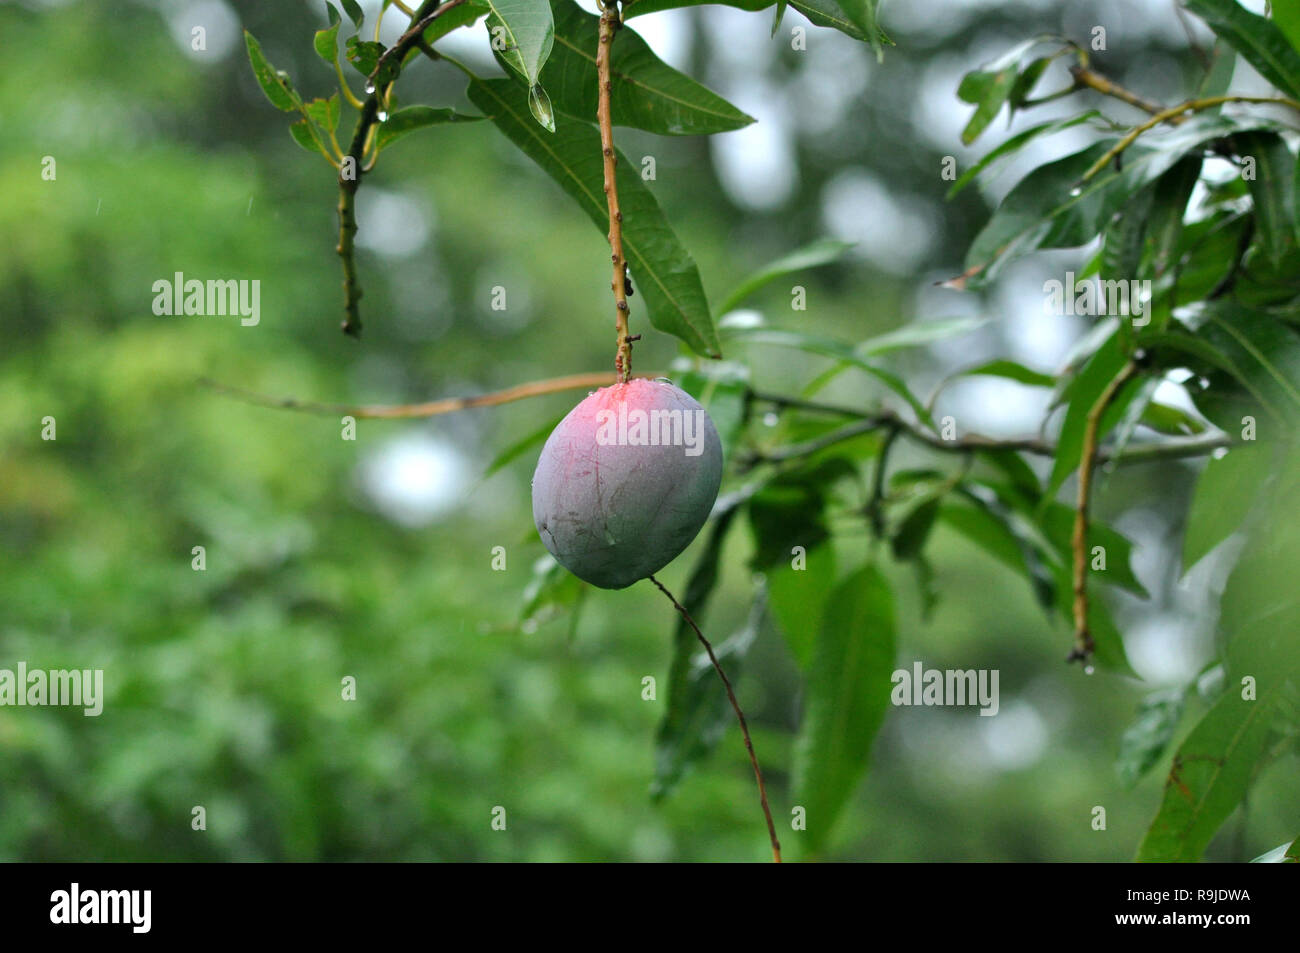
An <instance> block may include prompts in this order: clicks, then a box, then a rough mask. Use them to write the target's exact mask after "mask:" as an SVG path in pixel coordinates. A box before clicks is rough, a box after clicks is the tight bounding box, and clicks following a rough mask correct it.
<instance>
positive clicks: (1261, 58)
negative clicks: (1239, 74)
mask: <svg viewBox="0 0 1300 953" xmlns="http://www.w3.org/2000/svg"><path fill="white" fill-rule="evenodd" d="M1187 9H1188V10H1191V11H1192V12H1193V13H1195V14H1196V15H1197V16H1199V17H1200V18H1201V19H1202V20H1204V21H1205V22H1206V23H1207V24H1209V26H1210V29H1211V30H1213V31H1214V32H1215V33H1216V34H1218V35H1219V36H1221V37H1222V38H1223V39H1225V40H1227V41H1228V42H1229V43H1231V44H1232V46H1233V48H1234V49H1235V50H1236V51H1237V52H1238V53H1240V54H1241V55H1242V56H1244V57H1245V58H1246V59H1247V60H1249V61H1250V65H1251V66H1253V67H1255V69H1257V70H1259V74H1260V75H1261V76H1263V77H1264V78H1265V79H1266V80H1268V81H1269V82H1270V83H1272V84H1273V85H1274V86H1276V87H1277V88H1278V89H1280V90H1282V92H1284V93H1286V94H1287V95H1288V96H1290V97H1291V98H1292V99H1300V53H1297V52H1296V51H1295V49H1294V48H1293V47H1292V46H1291V44H1290V43H1288V42H1287V39H1286V37H1285V36H1283V35H1282V31H1281V30H1279V29H1278V28H1277V27H1276V26H1274V25H1273V24H1272V23H1270V22H1269V21H1268V20H1266V19H1265V18H1264V17H1261V16H1259V15H1258V14H1254V13H1251V12H1250V11H1248V10H1246V9H1245V8H1244V7H1242V6H1241V4H1239V3H1237V0H1187Z"/></svg>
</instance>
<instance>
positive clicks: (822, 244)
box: [715, 238, 853, 316]
mask: <svg viewBox="0 0 1300 953" xmlns="http://www.w3.org/2000/svg"><path fill="white" fill-rule="evenodd" d="M852 247H853V242H842V241H838V240H836V239H833V238H819V239H817V240H816V241H814V242H810V243H809V244H807V245H804V246H803V247H802V248H798V249H796V250H795V251H792V252H790V253H789V254H787V255H782V256H781V257H780V258H778V259H776V260H775V261H770V262H768V263H767V264H766V265H764V266H763V267H762V268H760V269H758V270H757V271H755V272H753V273H752V274H750V275H749V276H748V277H746V278H745V279H744V280H743V281H741V283H740V284H738V285H736V287H735V288H732V289H731V291H730V292H729V293H728V294H727V296H726V297H725V298H723V299H722V303H721V304H720V305H718V307H717V309H716V311H715V313H716V314H717V315H718V316H722V315H724V314H726V313H727V312H729V311H734V310H735V309H736V308H737V307H739V306H740V304H741V302H743V301H744V300H745V299H746V298H748V297H749V296H750V295H752V294H753V293H754V292H756V291H758V290H759V289H760V288H762V287H764V286H766V285H768V284H770V283H771V282H773V281H775V280H776V279H778V278H781V277H784V276H785V275H791V274H794V273H795V272H799V271H804V270H806V269H808V268H820V267H821V266H822V265H829V264H832V263H834V262H837V261H839V260H841V259H842V258H843V257H844V255H845V253H846V252H847V251H848V250H849V249H850V248H852Z"/></svg>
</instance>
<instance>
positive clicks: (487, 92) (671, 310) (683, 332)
mask: <svg viewBox="0 0 1300 953" xmlns="http://www.w3.org/2000/svg"><path fill="white" fill-rule="evenodd" d="M469 98H470V100H471V101H472V102H473V103H474V104H475V105H476V106H478V107H479V108H480V109H481V110H482V111H483V113H484V115H486V116H487V117H488V118H490V119H491V120H492V122H493V123H494V124H495V125H496V127H497V128H498V129H500V130H501V132H503V133H504V134H505V135H506V137H507V138H509V139H510V140H511V141H512V142H513V143H514V144H515V145H516V146H518V147H519V148H520V149H521V150H522V151H523V152H524V153H525V154H526V155H527V156H528V157H529V158H531V159H532V160H533V161H534V162H536V163H537V164H538V165H539V166H541V167H542V169H543V170H544V171H545V172H546V173H547V174H548V175H550V176H551V178H553V179H554V180H555V181H556V182H558V183H559V185H560V186H561V187H562V188H563V189H564V191H566V192H567V193H569V195H571V196H572V197H573V198H574V199H576V200H577V202H578V204H579V205H580V206H581V207H582V210H583V211H584V212H586V213H587V215H588V216H589V217H590V218H591V220H592V221H593V222H595V223H596V226H597V227H598V228H599V229H600V230H601V231H602V232H604V231H605V229H607V228H608V227H609V211H608V208H607V206H606V204H605V191H604V170H603V158H602V156H601V146H600V134H599V132H597V130H596V129H595V127H594V126H588V125H585V124H582V123H565V124H564V126H563V127H562V128H561V129H560V130H559V131H557V132H556V133H554V134H553V135H546V136H542V135H541V134H540V133H539V132H538V130H537V125H536V124H535V123H533V122H531V121H530V120H529V119H528V106H527V103H526V102H525V91H524V90H523V89H522V88H521V87H519V86H518V85H516V84H515V83H514V82H513V81H511V80H501V79H497V80H473V81H471V82H470V86H469ZM617 159H618V165H617V173H616V174H617V177H618V178H617V181H618V194H619V202H620V205H621V209H622V212H623V251H624V254H625V255H626V256H627V260H628V263H629V265H630V267H631V272H632V277H633V280H634V282H635V285H636V289H637V291H638V292H639V293H640V297H641V298H642V300H644V302H645V306H646V309H647V311H648V312H649V316H650V323H651V324H653V325H654V326H655V327H656V328H658V329H659V330H660V331H663V332H665V333H667V334H673V335H676V336H677V337H679V338H681V339H682V340H683V341H685V342H686V343H687V344H688V345H689V346H690V347H691V348H692V349H693V350H695V351H696V352H697V353H699V354H703V355H705V356H708V357H717V356H719V352H720V349H721V345H720V344H719V342H718V334H717V331H716V330H715V328H714V326H713V319H712V317H710V313H709V303H708V300H707V299H706V298H705V296H704V286H703V285H702V284H701V282H700V275H699V271H698V270H697V269H696V267H695V262H694V261H692V260H691V257H690V255H688V254H687V252H686V249H685V248H683V247H682V245H681V242H680V241H679V240H678V238H677V236H676V235H675V234H674V233H673V231H672V229H671V228H670V227H669V225H668V222H667V221H666V220H665V219H664V215H663V212H662V211H660V209H659V204H658V203H657V202H656V201H655V198H654V195H653V194H652V193H651V192H650V190H649V189H648V188H646V185H645V183H644V182H642V181H641V176H640V175H638V174H637V172H636V169H635V168H634V167H633V166H632V165H631V164H630V163H629V162H628V161H627V158H626V157H625V156H623V155H622V154H621V153H620V154H618V156H617ZM509 211H510V210H501V213H502V214H506V213H508V212H509Z"/></svg>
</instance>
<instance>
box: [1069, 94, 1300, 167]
mask: <svg viewBox="0 0 1300 953" xmlns="http://www.w3.org/2000/svg"><path fill="white" fill-rule="evenodd" d="M1224 103H1253V104H1255V105H1271V106H1289V107H1290V108H1292V109H1294V110H1296V111H1298V112H1300V102H1296V101H1295V100H1294V99H1288V98H1286V97H1285V96H1207V97H1206V98H1204V99H1189V100H1188V101H1187V102H1185V103H1179V104H1178V105H1177V106H1170V107H1169V108H1168V109H1162V110H1161V111H1160V112H1158V113H1156V114H1155V115H1153V116H1152V117H1151V118H1150V119H1148V120H1146V121H1145V122H1142V123H1139V124H1138V125H1136V126H1134V127H1133V128H1132V129H1130V130H1129V132H1128V134H1127V135H1125V136H1124V137H1123V138H1121V139H1120V140H1119V141H1118V142H1116V143H1115V145H1113V146H1111V147H1110V148H1109V149H1107V150H1106V154H1105V155H1103V156H1102V157H1101V158H1100V159H1098V160H1097V161H1096V162H1094V163H1093V164H1092V167H1091V168H1089V169H1088V171H1087V172H1085V173H1084V174H1083V178H1082V180H1081V181H1083V182H1087V181H1088V180H1089V179H1091V178H1092V177H1093V176H1094V175H1096V174H1097V173H1098V172H1100V171H1101V170H1102V169H1104V168H1106V166H1107V165H1109V164H1110V163H1111V162H1112V161H1113V160H1114V159H1116V158H1117V157H1118V156H1120V155H1121V154H1122V153H1123V152H1124V150H1125V149H1127V148H1128V147H1129V146H1131V145H1133V143H1134V142H1136V141H1137V138H1138V136H1140V135H1142V133H1144V132H1147V131H1148V130H1151V129H1154V128H1155V127H1156V126H1158V125H1160V124H1161V123H1163V122H1170V121H1173V120H1177V119H1180V118H1181V117H1182V116H1183V115H1184V114H1186V113H1189V112H1200V111H1202V110H1205V109H1213V108H1214V107H1215V106H1222V105H1223V104H1224Z"/></svg>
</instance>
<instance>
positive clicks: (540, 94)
mask: <svg viewBox="0 0 1300 953" xmlns="http://www.w3.org/2000/svg"><path fill="white" fill-rule="evenodd" d="M528 108H529V109H530V110H531V111H532V114H533V118H534V119H536V120H537V122H538V123H539V124H540V125H541V126H542V128H543V129H545V130H546V131H547V132H554V131H555V112H554V111H553V110H552V109H551V97H549V96H547V95H546V90H544V89H542V84H541V83H537V84H536V85H535V86H533V88H532V89H530V90H529V91H528Z"/></svg>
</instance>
